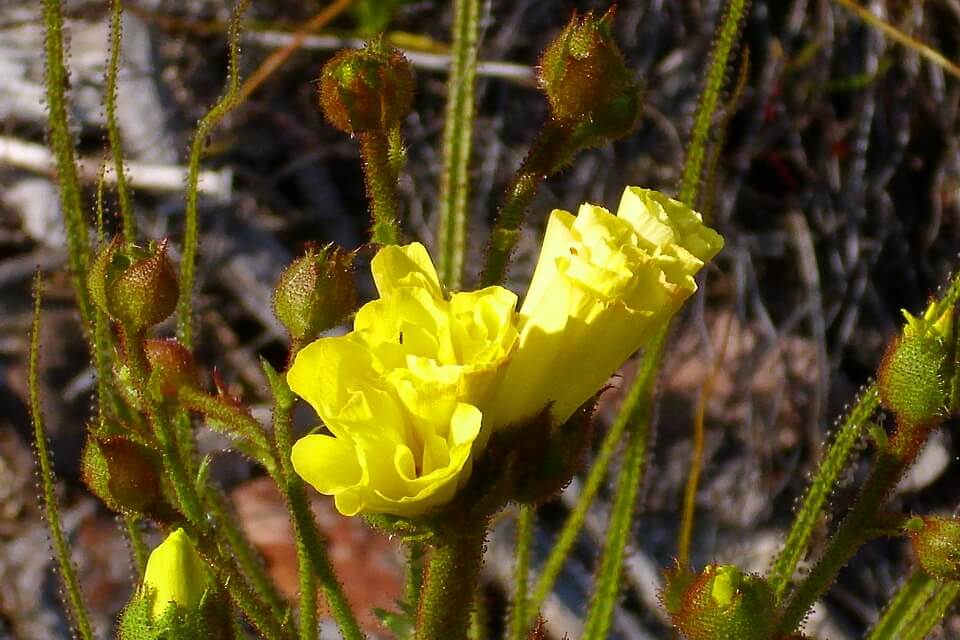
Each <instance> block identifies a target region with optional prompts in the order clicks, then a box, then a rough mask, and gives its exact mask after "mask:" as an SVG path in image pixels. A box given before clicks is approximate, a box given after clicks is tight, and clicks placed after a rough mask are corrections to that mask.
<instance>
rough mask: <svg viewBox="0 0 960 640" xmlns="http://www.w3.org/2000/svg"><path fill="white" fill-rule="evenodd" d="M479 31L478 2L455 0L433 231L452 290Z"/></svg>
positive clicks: (462, 237) (466, 187)
mask: <svg viewBox="0 0 960 640" xmlns="http://www.w3.org/2000/svg"><path fill="white" fill-rule="evenodd" d="M479 33H480V1H479V0H455V2H454V7H453V44H452V45H451V54H452V58H453V62H452V64H451V66H450V75H449V77H448V78H447V96H448V97H447V109H446V117H445V118H444V125H443V173H442V174H441V175H442V179H441V182H440V228H439V232H438V244H439V250H440V251H439V252H440V256H439V271H440V280H441V281H442V282H443V283H444V284H446V286H447V287H448V288H450V289H458V288H459V287H460V284H461V280H462V278H463V255H464V248H465V246H466V241H467V235H466V234H467V218H468V217H469V216H468V206H469V198H470V174H469V169H470V148H471V145H472V143H473V124H474V123H473V117H474V112H475V111H476V105H475V96H474V93H475V87H476V75H477V48H478V47H477V43H478V40H479Z"/></svg>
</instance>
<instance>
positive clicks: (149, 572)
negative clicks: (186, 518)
mask: <svg viewBox="0 0 960 640" xmlns="http://www.w3.org/2000/svg"><path fill="white" fill-rule="evenodd" d="M143 586H144V587H145V588H149V589H152V590H153V593H154V600H153V618H154V620H158V619H160V618H161V617H163V615H164V614H165V613H166V612H167V609H168V608H170V607H171V606H173V605H178V606H180V607H181V608H183V609H186V610H187V611H192V610H195V609H197V608H198V607H199V606H200V599H201V598H202V597H203V593H204V592H205V591H206V590H207V588H208V587H209V586H210V573H209V572H208V570H207V565H206V564H205V563H204V561H203V559H201V558H200V556H199V555H198V554H197V550H196V548H195V547H194V546H193V541H192V540H190V537H189V536H188V535H187V534H186V533H184V531H183V529H177V530H176V531H174V532H173V533H171V534H170V535H169V536H167V539H166V540H164V541H163V542H162V543H160V545H159V546H158V547H157V548H156V549H154V550H153V552H152V553H151V554H150V557H149V558H148V559H147V567H146V569H145V571H144V573H143Z"/></svg>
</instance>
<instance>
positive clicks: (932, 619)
mask: <svg viewBox="0 0 960 640" xmlns="http://www.w3.org/2000/svg"><path fill="white" fill-rule="evenodd" d="M938 587H939V590H938V591H937V592H936V593H935V594H934V595H933V597H932V598H930V601H929V602H928V603H927V605H926V606H925V607H923V608H922V609H921V610H920V611H919V613H918V614H917V617H916V618H914V619H913V624H911V625H910V626H908V627H907V628H906V629H904V633H903V635H902V636H901V637H900V638H897V640H924V638H927V637H929V636H930V632H931V631H933V628H934V627H935V626H936V625H937V624H939V623H940V621H941V620H943V617H944V616H945V615H947V612H948V611H949V610H950V609H951V608H952V607H953V606H954V605H956V604H957V598H958V597H960V581H957V580H954V581H952V582H944V583H941V584H939V585H938Z"/></svg>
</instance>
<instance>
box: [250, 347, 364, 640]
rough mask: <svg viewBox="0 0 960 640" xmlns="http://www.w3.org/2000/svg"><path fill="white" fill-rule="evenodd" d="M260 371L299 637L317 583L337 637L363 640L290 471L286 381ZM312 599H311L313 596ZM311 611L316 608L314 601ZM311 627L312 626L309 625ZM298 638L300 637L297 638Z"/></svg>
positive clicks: (290, 398) (301, 490) (268, 370)
mask: <svg viewBox="0 0 960 640" xmlns="http://www.w3.org/2000/svg"><path fill="white" fill-rule="evenodd" d="M264 371H265V372H266V374H267V377H268V379H269V380H270V386H271V389H272V390H273V396H274V410H273V411H274V413H273V427H274V433H275V436H276V446H277V457H278V458H279V460H280V476H279V477H278V478H277V483H278V486H279V488H280V490H281V492H283V494H284V498H285V499H286V501H287V508H288V509H289V511H290V516H291V520H292V521H293V527H294V533H295V535H296V539H297V560H298V578H299V583H300V589H301V602H300V606H301V611H300V616H301V630H300V632H301V634H303V633H304V630H303V628H302V626H303V623H304V622H306V623H307V624H310V623H311V620H314V621H315V619H316V610H315V608H314V610H313V611H307V612H306V613H304V611H303V608H304V607H310V606H311V605H310V604H309V603H307V602H304V600H306V598H307V597H308V596H307V595H306V594H305V592H306V593H313V594H315V592H316V584H317V583H318V582H319V584H320V589H321V591H322V592H323V596H324V598H325V599H326V601H327V605H328V606H329V607H330V611H331V613H332V615H333V619H334V620H336V622H337V624H338V625H339V627H340V633H341V634H342V635H343V637H344V639H345V640H360V639H362V638H364V637H365V636H364V634H363V631H361V630H360V625H359V624H358V622H357V619H356V615H355V614H354V612H353V610H352V609H351V607H350V603H349V602H348V601H347V597H346V595H345V594H344V593H343V588H342V587H341V586H340V581H339V580H338V579H337V576H336V573H335V572H334V570H333V566H332V565H331V564H330V558H329V557H328V556H327V553H326V543H325V541H324V540H323V539H322V537H321V535H320V531H319V530H318V529H317V524H316V522H315V521H314V519H313V513H312V512H311V511H310V505H309V503H308V501H307V494H306V490H305V487H304V484H303V480H301V479H300V476H298V475H297V474H296V472H295V471H294V469H293V463H292V462H291V460H290V450H291V447H292V445H293V438H292V433H291V425H290V413H291V411H292V410H293V402H294V395H293V392H292V391H291V390H290V387H289V386H288V385H287V382H286V379H285V378H284V377H283V376H281V375H278V374H277V373H276V372H275V371H274V370H273V369H272V368H270V367H269V366H265V367H264ZM314 598H315V595H314ZM312 606H313V607H315V606H316V602H315V600H314V602H313V604H312ZM313 624H314V625H315V622H313ZM301 637H303V636H302V635H301Z"/></svg>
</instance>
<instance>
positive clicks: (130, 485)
mask: <svg viewBox="0 0 960 640" xmlns="http://www.w3.org/2000/svg"><path fill="white" fill-rule="evenodd" d="M81 468H82V475H83V481H84V483H86V485H87V487H89V489H90V491H92V492H93V493H94V495H96V496H97V497H98V498H100V499H101V500H102V501H103V502H104V504H106V505H107V506H108V507H109V508H110V509H112V510H114V511H117V512H121V513H130V512H134V513H143V512H146V511H148V510H150V507H151V506H152V505H154V504H155V503H156V502H157V501H158V500H159V499H160V498H161V491H160V473H159V461H158V460H157V458H156V456H155V455H154V454H153V453H152V452H151V451H150V450H148V449H147V448H146V447H143V446H142V445H139V444H137V443H135V442H133V441H131V440H128V439H126V438H122V437H113V438H105V439H101V438H97V437H95V436H90V437H88V438H87V443H86V445H85V446H84V448H83V455H82V458H81Z"/></svg>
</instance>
